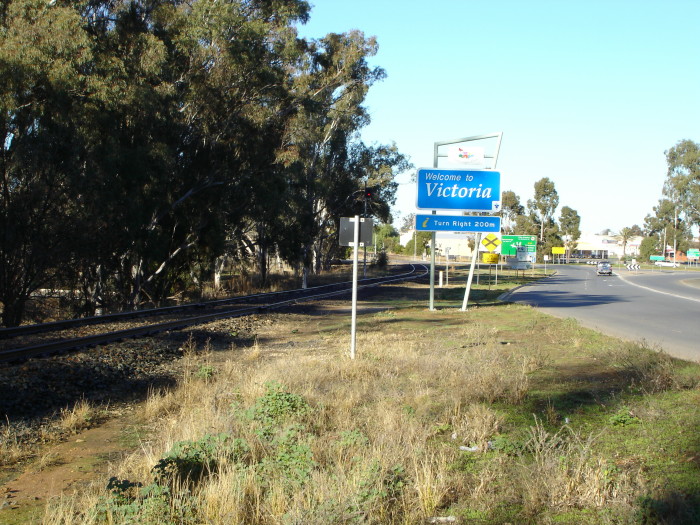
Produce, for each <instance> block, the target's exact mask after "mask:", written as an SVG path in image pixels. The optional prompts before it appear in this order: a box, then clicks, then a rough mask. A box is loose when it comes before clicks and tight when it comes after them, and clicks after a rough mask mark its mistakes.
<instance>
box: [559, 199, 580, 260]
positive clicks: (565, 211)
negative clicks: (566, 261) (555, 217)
mask: <svg viewBox="0 0 700 525" xmlns="http://www.w3.org/2000/svg"><path fill="white" fill-rule="evenodd" d="M580 225H581V217H580V216H579V214H578V212H577V211H576V210H574V209H572V208H569V207H568V206H564V207H563V208H562V209H561V216H560V217H559V226H560V228H561V233H562V235H563V236H564V238H565V239H566V241H565V247H566V249H567V251H569V252H572V251H574V250H575V249H576V246H577V245H578V242H577V241H578V240H579V239H580V238H581V230H580V229H579V226H580Z"/></svg>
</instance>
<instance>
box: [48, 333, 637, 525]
mask: <svg viewBox="0 0 700 525" xmlns="http://www.w3.org/2000/svg"><path fill="white" fill-rule="evenodd" d="M376 322H380V321H376ZM425 335H426V334H424V333H422V332H420V331H418V330H416V331H414V332H412V333H409V332H407V331H403V332H402V333H400V334H398V333H392V332H391V331H388V330H376V331H365V332H362V333H361V334H360V335H359V338H358V348H360V349H361V351H360V352H359V353H358V357H357V359H355V360H350V359H349V358H347V356H346V352H347V345H346V341H345V340H344V339H343V338H336V339H334V340H331V341H334V342H329V346H328V347H327V348H325V349H324V351H323V352H318V351H308V352H306V353H303V352H299V353H296V354H293V355H290V356H286V357H285V358H282V359H278V358H271V357H269V356H268V357H266V358H265V353H266V351H265V348H263V347H261V346H259V345H258V344H257V342H256V344H255V345H254V346H253V347H252V348H251V349H249V350H247V351H245V352H242V353H241V355H240V358H239V359H237V360H231V361H227V362H225V363H219V364H217V365H216V367H215V368H212V369H213V371H212V373H211V374H209V373H207V374H202V373H200V372H201V371H202V370H203V368H202V367H213V365H212V362H211V359H210V354H209V353H208V352H207V350H206V349H204V350H203V351H198V350H197V349H196V348H194V343H192V342H190V343H188V345H189V347H188V351H187V352H186V355H185V358H184V361H183V376H182V379H181V381H180V386H179V388H177V389H175V390H173V391H168V392H165V391H153V392H151V395H150V396H149V399H148V401H147V402H146V404H145V409H144V411H143V414H144V416H145V417H146V418H147V419H148V420H149V421H150V422H151V424H152V426H153V432H152V433H151V434H150V441H148V442H144V443H142V446H141V448H140V449H139V450H137V451H135V452H134V453H133V454H132V455H131V456H130V457H128V458H126V459H125V460H124V461H123V462H122V463H121V464H120V465H119V466H118V468H117V469H116V470H115V471H114V472H113V473H112V475H113V476H115V477H116V478H117V479H119V480H131V481H132V482H138V483H141V484H142V485H143V486H153V485H152V484H153V483H158V484H160V485H163V486H167V487H168V490H169V491H171V492H170V493H169V495H168V496H167V497H163V498H161V499H158V498H157V497H155V496H152V495H151V496H149V495H148V494H144V493H143V492H139V491H142V490H143V488H140V489H138V490H137V489H134V488H131V489H130V490H131V491H132V492H134V491H135V493H136V494H137V495H136V496H134V497H132V499H128V501H127V503H129V505H131V507H129V508H128V509H127V507H125V506H124V505H122V506H120V501H121V500H119V497H124V494H126V493H125V492H123V493H119V494H121V496H119V495H115V494H116V493H114V492H113V493H111V494H110V493H109V492H108V491H106V490H105V489H104V488H102V487H104V484H103V485H102V487H100V486H95V487H94V488H93V489H92V491H88V492H86V493H85V494H84V495H82V496H76V498H78V499H63V500H61V501H59V502H56V503H55V504H54V505H53V506H50V507H49V510H48V511H47V516H46V518H45V522H46V523H50V524H58V523H61V524H68V523H81V524H88V523H111V522H114V523H120V522H123V521H124V520H126V517H125V516H126V514H125V513H127V512H135V513H136V514H135V515H129V516H128V518H129V519H131V520H132V522H139V523H222V524H223V523H241V524H260V525H267V524H270V525H272V524H275V525H277V524H302V523H304V524H313V523H317V524H322V523H323V524H325V523H334V524H335V523H360V522H362V523H381V524H399V523H401V524H404V523H406V524H408V523H424V522H426V520H429V519H430V518H431V517H434V516H438V515H442V513H444V511H446V510H447V509H448V508H449V509H451V510H454V509H457V510H459V509H461V510H462V511H466V509H472V510H477V511H481V512H485V513H488V512H489V511H490V510H492V509H494V508H498V507H499V506H503V504H504V502H513V501H519V502H520V503H521V506H522V508H523V509H524V512H525V513H526V514H528V515H532V516H535V515H537V514H538V513H541V512H543V509H547V508H553V509H556V508H567V507H570V506H576V507H584V508H598V507H601V506H604V505H624V504H627V503H628V502H629V501H631V500H632V499H633V498H634V497H635V494H636V493H637V492H636V490H637V489H638V486H639V484H638V482H637V479H636V478H635V473H634V472H630V473H628V472H618V471H613V470H612V469H611V468H610V466H609V465H608V464H607V463H606V462H605V461H603V460H602V459H600V458H598V457H596V456H595V454H594V452H593V443H594V439H593V438H592V437H586V436H582V435H579V434H577V433H575V432H573V431H571V430H570V429H569V428H568V427H562V429H561V430H560V431H559V432H557V433H554V434H552V433H550V432H547V431H546V430H545V429H544V427H543V426H542V424H541V423H540V422H539V421H536V422H535V425H534V426H533V427H532V428H531V429H530V434H529V438H528V440H527V443H526V445H525V449H524V450H522V451H520V453H519V454H517V455H510V456H509V455H506V454H502V453H497V452H486V451H487V450H488V448H489V445H488V442H489V440H491V439H493V438H494V437H495V436H497V435H498V434H499V433H500V432H501V430H502V427H503V425H504V420H503V416H502V415H500V414H499V412H498V411H497V410H496V409H494V407H493V403H505V404H511V405H512V404H518V403H521V402H522V400H523V399H524V398H525V396H526V394H527V393H528V388H529V374H530V372H531V371H532V370H534V369H537V368H538V367H539V366H541V364H542V362H544V359H545V358H544V357H542V356H540V357H536V358H534V359H533V357H532V356H531V355H526V354H520V353H518V352H516V351H514V350H512V349H509V348H507V347H504V346H503V345H501V344H500V342H499V341H498V339H497V333H496V332H495V331H493V330H489V329H484V328H483V327H479V326H469V327H465V328H463V329H462V330H461V331H458V332H457V333H456V335H455V333H452V334H451V335H450V337H449V339H450V341H449V342H447V343H446V344H445V345H442V344H441V343H440V341H441V340H443V341H447V339H448V338H447V337H445V338H441V337H439V336H438V337H437V338H436V337H434V335H433V336H431V337H427V336H425ZM455 339H458V340H460V341H461V342H463V343H464V344H459V345H457V348H455V344H454V340H455ZM467 343H468V344H467ZM207 370H209V368H207ZM275 382H276V384H279V385H281V386H280V388H281V389H280V390H277V391H274V390H271V389H270V384H273V383H275ZM271 393H272V394H274V395H272V394H271ZM266 396H267V397H266ZM293 396H299V399H302V400H303V403H304V405H303V406H308V407H309V408H308V410H306V409H304V410H300V411H299V412H298V413H292V412H290V413H289V414H288V415H285V416H284V417H280V419H275V418H276V417H277V416H276V415H275V414H276V412H274V410H287V411H290V410H291V409H290V407H292V406H293V405H294V403H296V402H297V397H293ZM262 399H267V400H268V403H270V404H269V405H262V404H261V400H262ZM275 403H277V404H275ZM265 406H266V407H267V408H269V409H271V410H273V412H271V413H272V414H273V416H274V417H273V416H270V417H272V419H271V420H270V419H265V418H263V417H258V416H259V414H260V413H259V412H255V410H261V407H265ZM78 419H79V418H78ZM220 434H224V435H225V436H228V438H230V439H236V440H240V443H245V450H244V451H242V452H241V451H239V452H237V453H236V454H233V453H232V452H231V449H230V448H229V449H227V448H226V447H221V448H217V449H215V448H212V449H211V450H209V452H208V454H209V456H208V458H207V461H209V463H207V465H209V466H207V468H206V469H205V474H204V475H203V476H201V477H197V478H196V479H195V478H194V477H189V476H193V474H192V473H191V472H192V471H181V473H180V474H179V476H180V477H177V476H174V477H172V478H170V479H169V480H168V481H164V480H163V479H161V478H159V477H158V475H157V472H156V471H155V470H154V466H155V465H157V464H158V462H159V461H161V460H162V459H163V458H166V457H168V454H169V453H172V451H173V450H174V449H175V448H177V446H178V445H177V444H178V443H182V442H188V443H190V444H191V445H190V449H189V450H190V451H192V450H193V448H192V447H194V446H195V445H194V444H196V443H203V441H202V440H203V437H204V436H217V435H220ZM228 438H227V439H228ZM227 443H229V445H230V442H227ZM461 444H470V445H477V446H478V447H479V449H480V452H476V453H472V456H473V457H477V458H478V461H480V462H481V463H480V464H479V467H478V468H477V469H474V470H473V471H471V472H469V473H466V472H465V471H462V470H460V469H456V468H455V467H454V466H455V465H457V464H460V462H462V461H463V460H464V452H461V451H460V450H459V445H461ZM202 446H204V445H202ZM227 446H228V445H227ZM489 458H490V459H489ZM200 459H201V458H200ZM178 465H179V466H178V467H177V468H181V469H182V465H181V464H178ZM182 472H185V473H182ZM504 480H507V482H504ZM80 498H83V499H82V500H81V499H80ZM100 498H101V499H100ZM98 499H99V501H101V503H96V502H97V501H98ZM122 503H123V502H122ZM95 509H102V510H101V511H99V512H97V511H96V510H95ZM129 509H131V510H129ZM156 518H157V521H156ZM120 520H121V521H120Z"/></svg>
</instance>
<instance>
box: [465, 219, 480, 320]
mask: <svg viewBox="0 0 700 525" xmlns="http://www.w3.org/2000/svg"><path fill="white" fill-rule="evenodd" d="M479 243H481V233H477V234H476V237H475V238H474V250H472V264H471V266H470V267H469V277H468V278H467V287H466V289H465V290H464V301H462V308H461V310H462V311H463V312H466V311H467V302H468V301H469V291H470V290H471V289H472V279H473V278H474V268H475V267H476V260H477V259H478V258H479Z"/></svg>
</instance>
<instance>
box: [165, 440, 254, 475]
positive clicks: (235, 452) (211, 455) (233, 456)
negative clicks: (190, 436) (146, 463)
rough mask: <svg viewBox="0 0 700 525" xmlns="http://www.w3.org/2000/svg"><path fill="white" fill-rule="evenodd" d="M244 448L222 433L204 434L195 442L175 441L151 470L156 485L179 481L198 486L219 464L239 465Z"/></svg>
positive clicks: (244, 445)
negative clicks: (223, 461) (224, 462)
mask: <svg viewBox="0 0 700 525" xmlns="http://www.w3.org/2000/svg"><path fill="white" fill-rule="evenodd" d="M249 450H250V449H249V446H248V444H247V443H246V442H245V441H244V440H242V439H237V438H236V439H234V438H232V437H231V436H230V435H228V434H226V433H221V434H216V435H211V434H207V435H205V436H203V437H202V438H201V439H199V440H197V441H179V442H177V443H175V444H174V445H173V447H172V448H171V449H170V450H169V451H168V452H167V453H166V454H165V456H163V457H162V458H161V459H160V460H158V462H157V463H156V464H155V466H154V467H153V474H154V476H155V479H156V480H157V481H158V483H160V484H166V485H167V484H168V483H172V482H173V481H175V480H182V481H186V482H188V483H194V484H196V483H198V482H199V481H200V480H201V479H202V478H203V477H204V476H207V475H209V474H210V473H211V472H212V471H213V470H214V469H215V468H216V466H217V464H218V463H219V462H220V461H222V460H233V461H240V460H241V459H242V458H243V457H245V456H246V455H247V454H248V453H249Z"/></svg>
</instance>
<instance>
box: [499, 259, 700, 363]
mask: <svg viewBox="0 0 700 525" xmlns="http://www.w3.org/2000/svg"><path fill="white" fill-rule="evenodd" d="M556 272H557V273H556V274H555V275H554V276H552V277H549V278H547V279H543V280H541V281H539V282H537V283H534V284H531V285H528V286H524V287H522V288H518V289H517V290H514V291H513V292H511V293H509V294H507V296H506V297H505V300H507V301H512V302H516V303H523V304H530V305H532V306H536V307H537V308H538V309H540V310H541V311H543V312H546V313H549V314H552V315H555V316H557V317H565V318H566V317H572V318H575V319H577V320H578V321H579V322H580V323H581V324H582V325H583V326H586V327H589V328H593V329H595V330H598V331H600V332H603V333H605V334H609V335H613V336H616V337H620V338H623V339H628V340H632V341H642V340H644V341H646V342H648V343H650V344H651V345H652V346H653V347H661V348H663V349H664V350H665V351H666V352H667V353H669V354H671V355H674V356H676V357H681V358H684V359H690V360H693V361H700V273H698V272H688V271H672V270H655V271H644V272H638V273H635V272H629V271H628V270H627V269H626V268H622V269H618V268H614V271H613V275H612V276H598V275H596V273H595V266H575V265H571V266H567V265H561V266H556Z"/></svg>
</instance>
